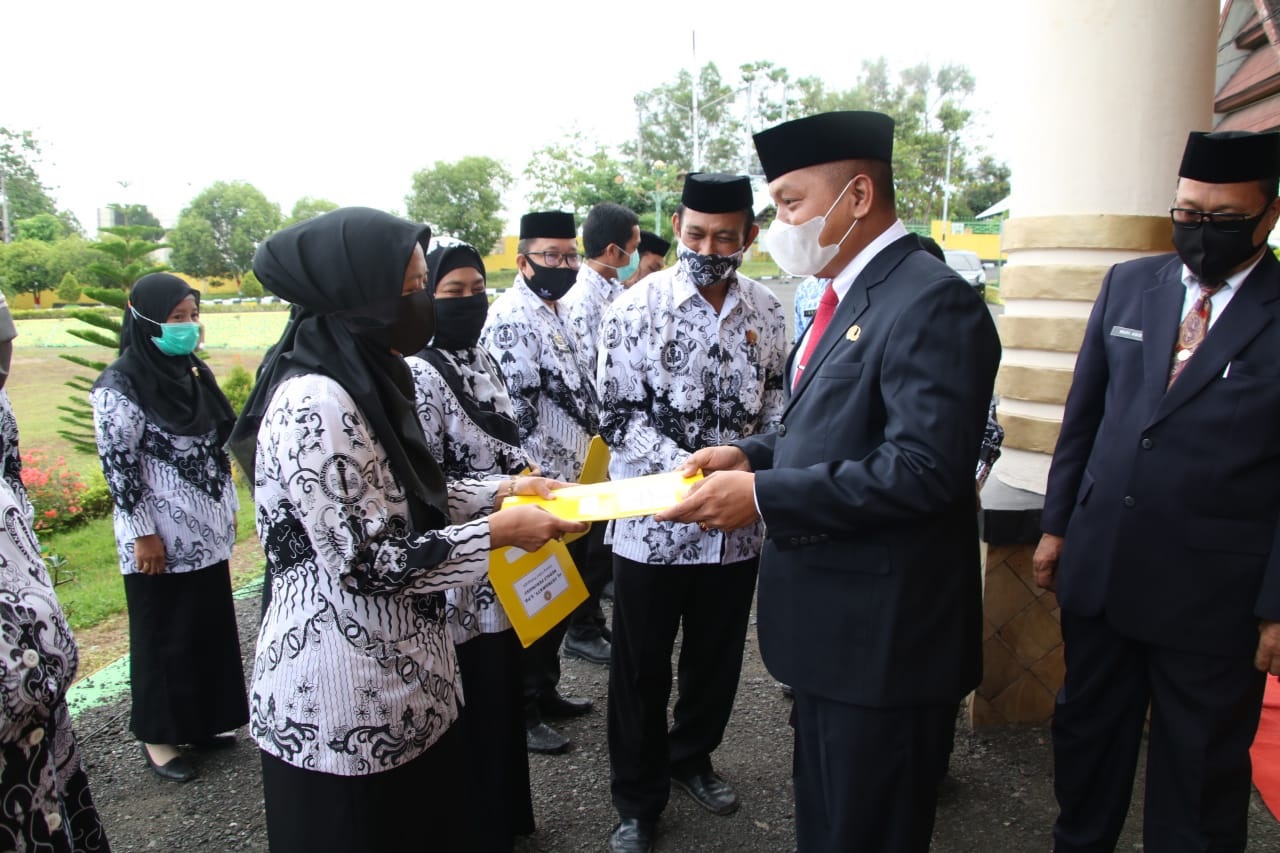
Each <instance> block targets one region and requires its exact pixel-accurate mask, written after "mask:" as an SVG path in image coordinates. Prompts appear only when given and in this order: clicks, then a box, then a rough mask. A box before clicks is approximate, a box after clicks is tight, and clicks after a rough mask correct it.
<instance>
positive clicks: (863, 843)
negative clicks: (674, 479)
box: [658, 112, 1000, 851]
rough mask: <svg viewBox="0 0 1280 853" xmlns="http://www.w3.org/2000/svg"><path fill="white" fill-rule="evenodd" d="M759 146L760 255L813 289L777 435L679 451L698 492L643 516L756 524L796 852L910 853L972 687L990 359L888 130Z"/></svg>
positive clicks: (799, 128)
mask: <svg viewBox="0 0 1280 853" xmlns="http://www.w3.org/2000/svg"><path fill="white" fill-rule="evenodd" d="M755 142H756V150H757V151H758V152H759V155H760V161H761V163H762V164H763V166H764V171H765V175H766V176H767V177H768V179H769V192H770V194H771V195H772V196H773V199H774V201H775V202H776V204H777V208H778V218H777V221H776V222H775V223H774V224H773V225H772V226H771V228H770V230H769V235H768V237H767V240H766V246H767V248H768V250H769V252H770V253H771V254H772V255H773V257H774V259H775V260H777V261H778V263H779V265H780V266H782V267H783V269H785V270H787V271H788V272H790V273H792V274H795V275H816V276H818V277H819V278H822V279H827V280H828V281H827V283H826V291H825V292H824V294H823V299H822V301H821V302H820V303H819V309H818V312H817V314H816V315H815V317H814V321H813V323H812V324H811V325H810V327H809V329H808V330H807V331H806V333H805V335H804V336H803V337H802V338H801V340H800V341H799V342H798V343H797V345H796V349H795V350H794V351H793V352H792V355H791V358H790V359H788V362H787V366H786V369H785V376H786V379H787V381H788V383H789V387H790V391H791V396H790V399H789V401H788V402H787V404H786V407H785V409H784V411H783V415H782V423H781V425H780V426H779V428H778V430H777V431H776V432H775V433H772V434H770V435H767V436H760V437H758V438H757V437H753V438H749V439H745V440H743V441H739V442H735V443H734V444H733V445H729V446H722V447H713V448H706V449H703V450H700V451H698V452H697V453H695V454H694V455H693V456H691V457H690V459H689V461H688V463H686V470H693V469H697V468H701V469H702V470H703V471H704V472H707V473H708V474H710V476H708V477H707V478H706V479H705V480H704V481H702V482H701V483H699V484H697V485H696V486H695V487H694V488H693V489H692V490H691V491H690V493H689V495H688V497H686V498H685V500H684V501H682V502H681V503H680V504H678V505H677V506H676V507H674V508H673V509H671V510H668V511H667V512H665V513H662V514H660V515H659V516H658V517H659V518H670V519H673V520H680V521H692V522H697V523H700V524H702V525H705V526H706V527H708V528H720V529H736V528H738V527H742V526H744V525H746V524H750V523H752V522H754V521H755V520H756V519H757V518H760V519H763V520H764V523H765V529H766V539H765V544H764V550H763V552H762V554H761V559H760V581H759V596H758V615H759V633H760V649H761V652H762V654H763V656H764V661H765V664H766V665H767V666H768V668H769V671H770V673H772V674H773V676H774V677H775V678H777V679H778V680H779V681H782V682H784V683H786V684H789V685H791V686H792V687H793V688H794V690H795V707H794V716H793V723H794V726H795V741H796V742H795V794H796V840H797V846H798V848H799V850H801V851H846V850H877V851H880V850H924V849H927V848H928V846H929V840H930V836H931V834H932V828H933V818H934V810H935V807H936V804H937V781H938V768H939V767H941V766H943V762H944V760H945V754H946V749H947V744H948V742H949V741H948V732H949V730H950V727H951V726H952V725H954V723H955V709H956V704H957V703H958V702H959V701H960V700H961V698H962V697H963V696H964V695H965V694H967V693H968V692H969V691H970V690H972V689H973V688H974V687H975V686H977V684H978V682H979V679H980V676H981V670H982V658H981V643H982V601H981V589H980V587H981V579H980V576H979V565H978V530H977V514H976V513H975V511H974V510H975V502H974V489H973V472H974V467H975V464H976V462H977V448H978V447H979V445H980V444H981V441H982V431H983V425H984V424H985V422H986V416H987V407H988V404H989V403H990V401H991V388H992V385H993V383H994V380H995V373H996V367H997V365H998V363H999V360H1000V343H999V340H998V338H997V336H996V331H995V326H994V324H993V323H992V321H991V315H990V313H989V312H988V311H987V308H986V306H985V305H984V304H983V302H982V300H981V299H980V298H979V297H978V296H977V295H976V294H975V293H973V291H972V290H971V289H970V288H969V287H967V286H966V285H965V283H964V281H963V280H961V279H960V278H959V277H957V276H956V275H955V273H954V272H952V271H951V269H950V268H949V267H947V266H946V265H945V264H943V263H941V262H940V261H938V260H937V259H936V258H934V257H932V256H931V255H930V254H929V253H928V252H926V251H924V250H923V249H921V248H920V243H919V241H918V240H917V239H916V238H915V237H914V236H912V235H910V234H908V232H907V230H906V229H905V228H904V227H903V225H902V223H901V222H900V221H898V218H897V214H896V212H895V208H894V196H893V174H892V168H891V166H890V159H891V156H892V150H893V121H892V120H891V119H890V118H889V117H888V116H884V115H881V114H879V113H871V112H837V113H824V114H821V115H816V116H810V117H807V118H803V119H799V120H796V121H792V122H786V123H784V124H781V125H778V126H776V127H773V128H770V129H768V130H765V131H763V132H761V133H759V134H756V137H755ZM712 472H714V473H712Z"/></svg>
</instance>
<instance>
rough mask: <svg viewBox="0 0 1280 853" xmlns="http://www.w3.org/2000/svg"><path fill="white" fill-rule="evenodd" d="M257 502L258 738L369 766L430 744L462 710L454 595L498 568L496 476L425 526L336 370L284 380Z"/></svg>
mask: <svg viewBox="0 0 1280 853" xmlns="http://www.w3.org/2000/svg"><path fill="white" fill-rule="evenodd" d="M256 463H257V464H256V482H255V484H254V485H255V488H254V502H255V504H256V507H257V529H258V536H259V538H260V539H261V540H262V547H263V550H264V551H265V552H266V556H267V562H268V563H269V566H270V576H271V603H270V605H269V606H268V607H267V611H266V613H265V614H264V615H263V620H262V627H261V629H260V630H259V633H258V643H257V652H256V654H255V656H254V663H253V678H252V684H251V687H250V693H249V697H250V714H251V717H250V721H249V730H250V733H251V734H252V736H253V739H254V740H255V741H256V742H257V744H258V746H259V747H260V748H261V749H263V750H264V751H266V752H268V753H270V754H272V755H274V756H276V757H277V758H279V759H280V760H282V761H285V762H287V763H289V764H292V765H294V766H295V767H300V768H303V769H306V770H316V771H320V772H324V773H333V774H336V775H340V776H360V775H368V774H371V773H377V772H380V771H383V770H389V769H391V768H393V767H397V766H399V765H402V764H404V763H406V762H408V761H410V760H412V759H413V758H415V757H417V756H418V755H420V754H422V753H423V752H424V751H425V750H426V749H427V748H428V747H430V746H431V744H433V743H435V741H436V740H437V739H438V738H439V737H440V735H441V734H442V733H443V732H444V731H445V730H447V729H448V728H449V726H451V725H452V724H453V723H454V721H455V720H456V719H457V717H458V707H459V705H460V704H461V700H462V696H461V685H460V681H459V678H458V663H457V657H456V655H455V653H454V648H453V643H452V642H451V641H450V640H449V637H448V635H447V634H446V632H445V621H444V609H445V608H444V595H443V593H444V591H445V590H446V589H448V588H450V587H454V586H460V585H464V584H471V583H475V582H476V581H477V580H478V579H479V578H481V577H483V576H484V574H485V572H486V571H487V570H488V566H489V522H488V520H487V519H479V520H476V521H469V522H465V523H458V522H459V520H465V519H468V518H473V517H474V516H476V515H478V514H480V513H481V511H482V510H481V508H482V507H484V506H487V505H492V503H493V498H494V493H495V491H496V484H495V483H484V482H481V481H477V480H469V481H459V482H453V483H450V484H449V514H450V519H451V520H452V521H453V522H454V526H451V527H446V528H444V529H442V530H431V531H423V532H414V531H412V530H410V528H409V520H408V512H407V509H406V501H405V495H404V488H403V487H402V486H401V485H400V483H399V481H398V480H397V479H396V477H395V475H394V474H393V473H392V471H391V466H390V464H389V463H388V461H387V455H386V452H385V451H384V450H383V448H382V445H381V443H380V442H379V441H378V439H377V437H376V436H375V435H374V433H373V430H372V428H371V427H370V426H369V424H368V423H367V421H366V420H365V419H364V417H363V416H362V415H361V413H360V410H359V409H358V408H357V407H356V404H355V401H354V400H352V398H351V396H350V395H349V394H347V392H346V391H345V390H344V389H343V388H342V386H340V385H338V384H337V383H336V382H334V381H333V380H332V379H329V378H328V377H324V376H319V375H317V374H306V375H302V376H295V377H293V378H291V379H288V380H286V381H284V382H282V383H280V386H279V387H278V388H277V389H276V391H275V394H274V395H273V397H272V399H271V403H270V405H269V407H268V409H267V412H266V415H265V416H264V417H263V419H262V426H261V428H260V429H259V430H258V448H257V455H256Z"/></svg>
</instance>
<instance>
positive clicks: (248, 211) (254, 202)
mask: <svg viewBox="0 0 1280 853" xmlns="http://www.w3.org/2000/svg"><path fill="white" fill-rule="evenodd" d="M281 221H282V217H281V214H280V206H279V205H277V204H275V203H274V202H272V201H269V200H268V199H267V197H266V196H265V195H263V194H262V192H261V191H260V190H259V189H257V188H256V187H254V186H253V185H252V184H247V183H244V182H241V181H233V182H231V183H227V182H224V181H218V182H217V183H215V184H213V185H212V186H210V187H209V188H208V189H206V190H204V191H203V192H201V193H200V194H199V195H197V196H196V197H195V198H194V199H192V201H191V204H190V205H188V206H187V208H186V209H185V210H183V211H182V213H181V214H180V215H179V216H178V225H177V227H175V228H174V229H173V230H172V231H170V232H169V235H168V239H169V242H170V243H171V244H172V246H173V255H172V256H171V257H170V259H169V260H170V263H172V264H173V266H174V268H175V269H178V270H181V271H182V272H185V273H189V274H191V275H196V276H202V277H210V278H217V277H226V278H232V279H235V282H236V286H237V287H238V286H239V285H240V279H241V277H242V276H243V275H244V274H245V273H246V272H248V271H249V270H250V269H252V268H253V253H254V252H255V251H256V250H257V248H258V244H259V243H261V242H262V241H263V240H265V239H266V238H267V236H268V235H269V234H271V233H272V232H273V231H275V230H277V229H278V228H279V227H280V224H281Z"/></svg>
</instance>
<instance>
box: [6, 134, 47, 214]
mask: <svg viewBox="0 0 1280 853" xmlns="http://www.w3.org/2000/svg"><path fill="white" fill-rule="evenodd" d="M39 164H40V143H39V142H38V141H37V140H36V138H35V135H34V134H32V133H31V131H29V130H21V131H15V130H9V129H8V128H6V127H0V175H2V176H3V177H4V195H5V196H6V198H7V199H8V202H9V223H10V225H12V223H14V222H17V221H18V220H19V219H30V218H31V217H33V216H38V215H39V214H41V213H49V214H53V215H57V213H58V209H57V206H56V205H55V204H54V202H53V198H52V197H50V195H49V188H48V187H46V186H45V185H44V183H43V182H42V181H41V180H40V175H39V174H38V172H37V171H36V168H37V166H39ZM10 239H12V234H10Z"/></svg>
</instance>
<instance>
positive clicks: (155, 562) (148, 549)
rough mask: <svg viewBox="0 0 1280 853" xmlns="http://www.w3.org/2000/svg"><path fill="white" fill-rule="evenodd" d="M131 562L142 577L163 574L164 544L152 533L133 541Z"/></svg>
mask: <svg viewBox="0 0 1280 853" xmlns="http://www.w3.org/2000/svg"><path fill="white" fill-rule="evenodd" d="M133 561H134V562H135V563H137V564H138V571H140V572H142V573H143V574H144V575H162V574H164V543H163V542H161V541H160V537H159V536H157V535H156V534H154V533H149V534H147V535H146V536H139V537H138V538H137V539H135V540H133Z"/></svg>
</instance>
